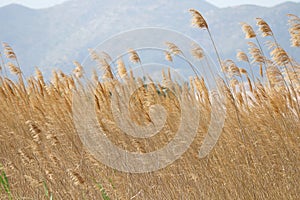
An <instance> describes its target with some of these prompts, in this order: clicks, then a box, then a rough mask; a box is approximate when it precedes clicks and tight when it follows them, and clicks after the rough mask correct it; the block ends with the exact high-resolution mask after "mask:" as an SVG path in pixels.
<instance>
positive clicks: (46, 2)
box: [0, 0, 300, 8]
mask: <svg viewBox="0 0 300 200" xmlns="http://www.w3.org/2000/svg"><path fill="white" fill-rule="evenodd" d="M64 1H67V0H0V6H4V5H7V4H11V3H18V4H23V5H25V6H28V7H31V8H45V7H49V6H53V5H56V4H60V3H62V2H64ZM82 1H85V0H82ZM99 1H101V0H99ZM207 1H208V2H210V3H212V4H214V5H216V6H219V7H226V6H234V5H240V4H256V5H261V6H273V5H276V4H279V3H282V2H285V1H287V0H252V1H248V0H207ZM291 1H296V2H300V0H291Z"/></svg>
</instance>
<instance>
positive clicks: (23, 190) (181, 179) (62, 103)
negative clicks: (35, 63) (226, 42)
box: [0, 9, 300, 200]
mask: <svg viewBox="0 0 300 200" xmlns="http://www.w3.org/2000/svg"><path fill="white" fill-rule="evenodd" d="M190 12H191V14H192V24H193V25H194V26H195V27H196V28H199V29H201V30H199V31H208V39H209V40H211V42H212V47H214V48H215V53H216V55H217V58H218V63H219V67H220V69H221V70H222V75H221V77H223V79H218V80H217V82H218V83H220V84H219V85H220V87H221V91H223V95H224V98H225V105H226V110H227V113H226V119H225V124H224V127H223V129H222V133H221V136H220V138H219V140H218V142H217V144H216V146H215V147H214V148H213V150H212V151H211V152H210V154H209V155H208V156H206V157H204V158H201V159H200V158H199V155H198V150H199V147H200V146H201V144H202V143H203V139H204V137H205V135H206V133H207V130H208V125H209V123H210V114H211V99H210V95H209V90H208V88H207V86H206V83H205V81H204V79H203V78H202V77H201V74H198V73H197V69H194V70H195V72H196V73H195V76H194V77H191V78H190V81H189V83H187V85H186V86H183V85H178V84H176V83H174V82H173V80H172V76H171V75H170V74H169V73H168V72H162V76H163V78H162V79H163V81H164V82H166V83H168V84H174V87H175V91H176V93H177V94H182V93H184V95H186V96H187V97H188V98H189V100H190V101H191V104H192V103H197V104H198V105H199V109H200V110H199V112H200V113H201V114H200V123H199V127H198V130H197V135H196V137H195V139H194V141H193V143H192V144H191V146H190V148H189V149H188V150H187V151H186V152H185V153H184V154H183V155H182V156H181V157H180V159H178V160H176V161H175V162H174V163H172V164H171V165H169V166H167V167H165V168H163V169H160V170H157V171H154V172H148V173H125V172H120V171H118V170H115V169H112V168H110V167H107V166H106V165H104V164H102V163H101V162H100V161H98V160H97V159H96V158H95V157H94V156H93V155H92V154H91V153H90V152H89V151H88V150H87V149H86V147H85V146H84V145H83V144H82V142H81V140H80V138H79V136H78V134H77V130H76V126H75V124H74V120H73V115H72V112H73V109H72V106H73V105H72V99H73V95H74V93H76V92H78V91H81V90H82V89H84V88H85V87H84V86H83V84H81V83H83V82H84V80H88V81H89V84H92V85H93V86H94V87H93V90H92V92H93V97H94V102H95V110H96V113H97V119H98V122H99V125H100V126H101V127H102V128H103V129H104V130H105V131H106V133H107V137H108V138H109V139H110V140H111V141H112V142H113V143H114V144H116V145H118V146H119V147H121V148H123V149H126V150H128V151H130V152H142V153H145V152H150V151H155V150H157V149H159V148H162V147H163V146H165V145H166V144H168V142H169V141H170V140H171V139H172V138H173V137H174V134H175V133H176V131H177V130H178V122H179V121H180V114H181V113H180V112H181V111H180V106H179V104H178V100H177V99H176V95H174V94H173V93H171V92H168V91H166V90H165V88H164V87H162V86H161V85H160V83H156V82H152V83H150V84H148V85H147V87H144V82H143V81H144V80H143V78H142V77H135V76H134V75H133V73H131V71H130V69H129V68H127V67H126V66H125V64H124V62H123V61H122V60H119V61H118V65H117V73H114V71H113V70H112V67H111V66H110V62H109V58H108V55H106V56H105V55H98V54H97V53H96V52H91V57H92V58H93V59H94V60H95V61H96V62H97V63H99V66H100V68H101V70H102V71H101V74H102V75H103V77H98V76H99V75H98V74H99V73H98V72H94V74H93V77H92V78H89V77H85V73H84V67H83V66H81V65H80V64H79V63H78V62H74V71H73V72H72V73H70V74H66V73H64V72H62V71H60V70H58V71H53V75H52V78H51V81H47V80H46V79H45V78H44V76H43V74H42V73H41V71H40V70H39V69H38V68H36V70H35V76H32V77H24V76H23V74H22V66H20V65H19V62H18V59H17V55H16V54H15V52H14V51H13V48H12V47H11V46H10V45H9V44H7V43H3V51H1V52H3V54H1V76H0V118H1V120H0V173H1V174H0V199H105V200H108V199H300V189H299V188H300V184H299V182H300V146H299V144H300V109H299V108H300V104H299V101H300V79H299V77H300V64H299V63H298V62H297V61H296V60H297V59H298V58H292V57H290V56H289V55H288V53H287V52H286V51H285V50H284V49H283V48H282V47H281V46H280V44H279V43H278V42H277V40H276V36H275V35H274V34H273V32H272V30H271V28H270V26H269V25H268V23H267V22H265V21H264V20H263V19H261V18H257V19H256V20H257V27H258V29H259V31H258V32H256V31H254V28H253V27H251V26H250V25H249V24H247V23H244V22H243V23H241V28H242V30H243V31H244V32H245V37H246V39H247V41H246V42H248V46H249V49H248V52H243V51H238V52H237V60H239V62H238V63H237V62H234V61H233V60H229V59H228V60H224V59H222V58H221V57H220V56H219V53H218V48H217V46H216V44H215V43H214V40H213V34H211V32H210V29H209V25H208V24H207V23H206V21H205V19H204V18H203V16H202V15H201V14H200V13H199V12H198V11H196V10H194V9H191V10H190ZM287 23H288V24H289V32H290V35H291V38H290V40H291V45H292V46H294V47H295V48H299V47H300V18H299V17H297V16H296V15H292V14H290V15H289V21H288V22H287ZM202 29H203V30H202ZM261 37H264V38H266V39H268V41H269V42H267V43H261V42H260V39H261ZM241 39H242V38H241ZM287 39H289V38H287ZM265 45H266V46H267V47H268V49H269V50H268V51H263V50H262V47H263V46H265ZM168 47H169V51H167V52H166V59H167V60H169V61H170V62H172V57H173V56H176V55H179V54H181V50H180V49H179V48H178V47H177V46H176V44H173V43H168ZM192 53H193V55H194V56H195V57H197V58H198V59H202V58H203V56H205V55H204V54H203V53H202V49H201V47H197V48H195V49H193V50H192ZM129 54H130V55H131V57H130V58H131V61H132V62H140V60H142V58H140V57H139V55H138V53H137V52H136V51H134V50H130V51H129ZM241 63H243V66H247V67H244V68H241V67H239V64H241ZM197 67H199V66H196V68H197ZM206 67H208V68H209V67H210V66H206ZM257 72H258V73H257ZM8 73H12V74H13V75H14V76H15V77H16V78H14V79H10V78H8V76H7V74H8ZM121 78H123V79H122V80H125V83H126V84H127V86H128V87H130V86H138V87H139V88H140V89H139V90H138V91H137V94H136V95H135V96H134V97H135V98H132V99H131V102H132V103H131V104H130V105H131V106H130V109H131V111H132V112H131V113H132V115H131V119H132V121H133V122H135V123H136V124H139V125H147V124H149V123H151V122H152V118H151V117H150V116H149V109H150V106H151V105H154V104H157V103H159V104H161V105H163V106H164V108H165V110H166V112H167V120H166V123H165V125H164V127H163V128H162V130H161V131H160V132H159V134H157V135H155V136H154V137H151V138H147V139H143V138H135V137H131V136H128V135H126V134H125V133H123V132H122V130H120V129H119V128H118V127H117V125H116V123H115V121H114V117H113V111H112V107H111V94H112V90H113V88H114V87H115V86H116V85H120V84H124V81H123V82H122V81H121ZM152 117H153V116H152ZM154 117H155V116H154ZM190 120H191V121H192V120H193V116H191V119H190ZM108 159H109V158H108Z"/></svg>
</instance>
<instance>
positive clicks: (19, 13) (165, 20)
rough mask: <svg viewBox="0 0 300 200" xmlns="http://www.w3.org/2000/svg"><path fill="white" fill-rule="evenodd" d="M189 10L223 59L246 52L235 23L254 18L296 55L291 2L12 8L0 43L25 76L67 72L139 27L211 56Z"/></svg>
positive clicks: (131, 0)
mask: <svg viewBox="0 0 300 200" xmlns="http://www.w3.org/2000/svg"><path fill="white" fill-rule="evenodd" d="M189 8H196V9H198V10H200V11H201V12H202V13H203V15H204V16H205V18H206V19H207V22H208V23H209V26H210V28H211V30H212V33H213V36H214V38H215V39H216V42H217V46H218V47H219V49H220V51H221V53H222V55H223V58H233V57H234V55H235V52H236V50H237V49H243V50H245V51H246V50H247V46H246V43H247V41H246V40H243V38H244V34H243V33H242V31H241V28H240V25H239V22H242V21H244V22H247V23H250V24H252V25H254V24H255V20H254V19H255V17H262V18H264V19H265V20H266V21H267V22H268V23H269V24H270V26H271V27H272V28H273V31H274V33H275V34H276V37H277V39H278V41H279V43H280V44H281V45H282V46H283V47H285V48H287V50H288V51H289V52H290V53H292V54H295V55H296V53H299V51H298V50H296V49H295V48H293V49H291V48H290V47H289V46H290V44H289V34H288V30H287V25H286V23H287V17H286V14H288V13H294V14H297V13H298V12H297V11H299V10H300V3H290V2H289V3H284V4H280V5H278V6H275V7H272V8H264V7H259V6H250V5H245V6H239V7H229V8H222V9H220V8H217V7H215V6H213V5H211V4H209V3H207V2H205V1H202V2H199V1H197V0H192V1H189V2H183V1H179V0H176V1H174V0H172V1H171V0H166V1H159V0H154V1H151V2H150V1H146V0H125V1H121V2H120V1H117V0H110V1H108V0H104V1H101V2H100V1H97V0H87V1H81V0H71V1H68V2H66V3H63V4H61V5H58V6H54V7H51V8H48V9H41V10H34V9H29V8H26V7H23V6H19V5H15V4H14V5H10V6H6V7H3V8H0V40H1V41H5V42H8V43H10V44H11V45H12V46H13V48H14V49H15V51H16V52H17V54H18V57H19V60H20V62H21V64H23V66H26V71H27V70H28V71H27V72H28V73H32V71H33V67H34V66H43V67H47V66H51V67H60V66H64V67H65V69H66V70H70V69H71V68H72V61H73V60H78V61H82V60H83V58H84V57H85V56H86V55H87V54H88V51H87V49H88V48H93V47H95V46H96V45H97V44H99V43H100V42H102V41H103V40H105V39H107V38H108V37H110V36H112V35H114V34H117V33H119V32H121V31H126V30H128V29H134V28H139V27H150V26H155V27H164V28H170V29H174V30H176V31H179V32H182V33H184V34H187V35H188V36H190V37H192V38H194V39H196V40H197V41H199V43H200V44H202V46H203V47H204V48H205V49H206V50H207V51H208V52H209V53H211V54H213V51H212V50H211V49H212V48H211V45H210V42H209V40H208V36H207V33H206V31H201V30H197V29H195V28H192V27H191V26H190V14H189V13H188V9H189ZM255 28H256V27H255ZM174 42H175V43H176V41H174Z"/></svg>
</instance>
